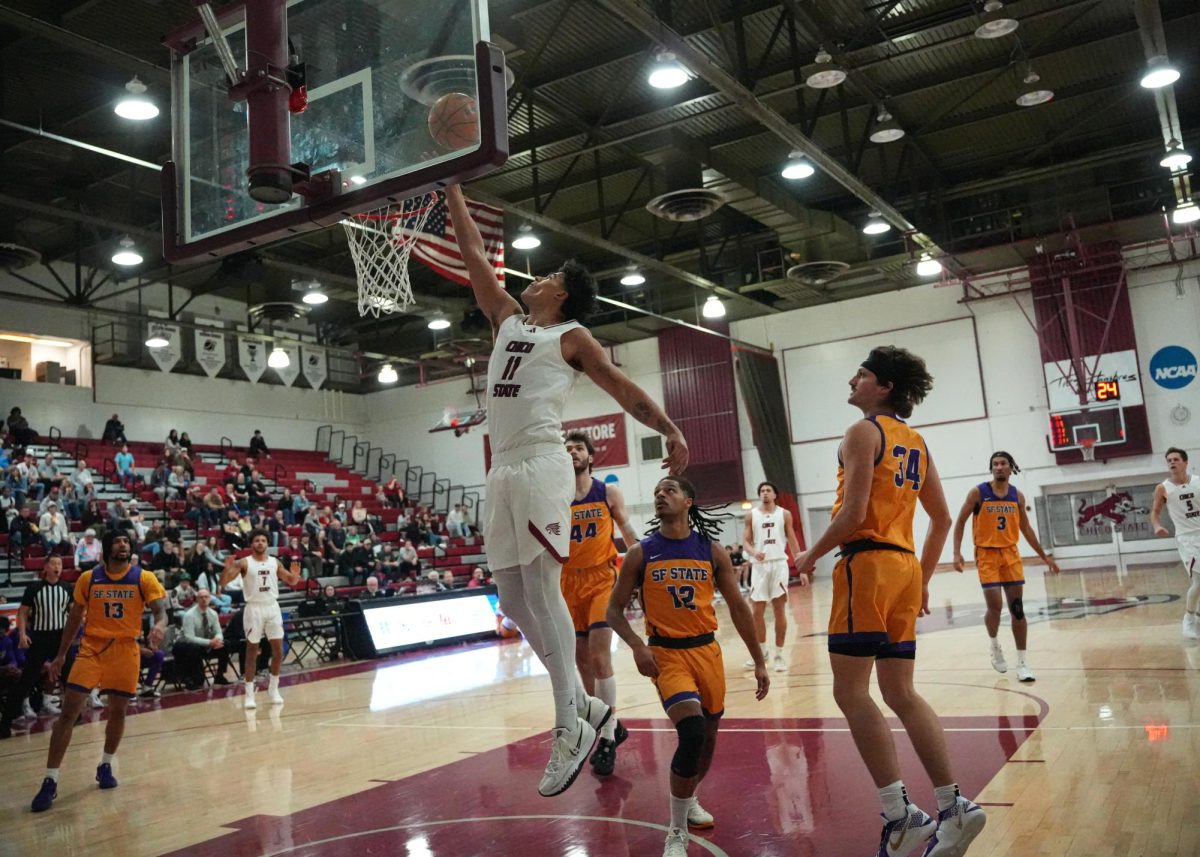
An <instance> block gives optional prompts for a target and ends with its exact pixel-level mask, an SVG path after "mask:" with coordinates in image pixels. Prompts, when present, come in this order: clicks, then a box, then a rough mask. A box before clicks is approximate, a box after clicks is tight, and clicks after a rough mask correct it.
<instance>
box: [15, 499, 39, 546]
mask: <svg viewBox="0 0 1200 857" xmlns="http://www.w3.org/2000/svg"><path fill="white" fill-rule="evenodd" d="M33 515H34V510H33V509H31V508H29V507H28V506H22V507H21V510H20V512H19V513H18V514H17V515H16V517H14V518H13V519H12V520H11V521H10V522H9V524H8V544H9V553H10V554H11V553H12V552H13V550H12V549H13V548H14V547H15V548H16V549H17V550H16V555H18V556H20V555H21V554H22V553H23V552H24V549H25V548H27V547H29V546H30V545H32V544H35V543H36V540H37V532H38V526H37V522H36V521H35V520H34V519H33Z"/></svg>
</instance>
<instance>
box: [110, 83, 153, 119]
mask: <svg viewBox="0 0 1200 857" xmlns="http://www.w3.org/2000/svg"><path fill="white" fill-rule="evenodd" d="M125 89H126V90H127V91H128V93H129V94H128V95H126V96H125V97H123V98H122V99H121V100H120V101H118V102H117V104H116V106H115V107H114V108H113V112H114V113H116V114H117V115H118V116H120V117H121V118H122V119H132V120H133V121H134V122H145V121H146V120H147V119H153V118H154V117H155V116H157V115H158V107H157V106H156V105H155V104H154V102H153V101H151V100H150V99H149V98H147V97H146V84H144V83H142V82H141V81H140V80H138V79H137V76H136V75H134V78H133V80H131V81H129V83H127V84H125Z"/></svg>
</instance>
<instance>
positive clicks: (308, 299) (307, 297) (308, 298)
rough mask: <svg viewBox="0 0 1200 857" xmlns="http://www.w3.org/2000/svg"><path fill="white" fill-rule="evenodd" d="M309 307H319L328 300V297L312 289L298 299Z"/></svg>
mask: <svg viewBox="0 0 1200 857" xmlns="http://www.w3.org/2000/svg"><path fill="white" fill-rule="evenodd" d="M300 300H302V301H304V302H305V303H306V304H308V305H309V306H320V305H321V304H323V303H325V302H327V301H328V300H329V295H327V294H325V293H324V292H322V291H319V290H317V289H313V290H312V291H311V292H305V293H304V297H302V298H300Z"/></svg>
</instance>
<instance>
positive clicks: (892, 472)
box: [833, 414, 929, 552]
mask: <svg viewBox="0 0 1200 857" xmlns="http://www.w3.org/2000/svg"><path fill="white" fill-rule="evenodd" d="M867 421H868V422H870V423H873V424H874V425H875V428H877V429H879V438H880V447H879V455H878V456H877V457H876V459H875V469H874V471H873V472H872V474H871V496H870V499H869V500H868V501H867V516H866V517H865V518H863V522H862V524H861V525H860V526H859V527H858V529H856V530H855V531H854V532H853V533H851V534H850V536H849V537H848V538H847V539H846V542H847V543H848V542H854V541H860V540H862V539H869V540H871V541H875V542H886V543H887V544H890V545H896V546H897V547H901V548H904V549H905V550H908V551H914V552H915V548H914V547H913V515H914V514H915V513H916V511H917V497H918V496H919V495H920V493H921V488H923V487H924V485H925V472H926V470H927V469H928V467H929V452H928V450H927V449H926V448H925V439H924V438H923V437H921V435H920V434H918V433H917V432H916V430H914V429H911V428H909V427H908V425H907V424H906V423H905V422H904V420H902V419H900V418H899V417H893V416H888V415H887V414H880V415H878V416H876V417H868V418H867ZM845 493H846V473H845V470H844V468H843V466H842V451H841V449H840V448H839V449H838V484H837V499H836V501H835V502H834V504H833V515H837V513H838V510H839V509H841V508H842V502H843V500H844V498H845Z"/></svg>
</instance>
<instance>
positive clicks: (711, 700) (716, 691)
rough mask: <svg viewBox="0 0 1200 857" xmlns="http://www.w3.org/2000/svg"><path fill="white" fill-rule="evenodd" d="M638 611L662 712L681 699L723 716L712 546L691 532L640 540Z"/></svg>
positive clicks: (709, 714) (709, 713) (708, 713)
mask: <svg viewBox="0 0 1200 857" xmlns="http://www.w3.org/2000/svg"><path fill="white" fill-rule="evenodd" d="M641 546H642V557H643V560H644V562H645V566H644V569H643V571H642V581H641V586H642V606H643V607H644V608H645V611H646V632H647V633H648V634H649V640H648V641H647V642H648V644H649V646H650V648H651V649H653V650H654V657H655V660H656V661H657V662H658V678H656V679H655V680H654V684H655V686H656V687H657V688H658V695H659V698H660V699H661V700H662V704H663V709H664V710H669V709H670V708H671V706H672V705H675V704H676V703H677V702H682V701H684V700H687V699H696V700H699V701H700V707H701V709H702V710H703V712H704V715H705V716H706V717H709V718H713V719H715V718H717V717H720V716H721V715H722V714H723V713H724V712H725V665H724V662H723V661H722V659H721V647H720V645H719V644H718V643H717V641H716V639H715V633H714V632H715V631H716V630H717V614H716V612H715V611H714V610H713V593H714V591H715V586H716V573H717V569H716V566H715V564H714V563H713V558H712V552H713V546H712V542H710V541H709V540H708V539H706V538H705V537H704V536H702V535H700V534H699V533H697V532H691V533H689V534H688V537H687V538H685V539H669V538H667V537H666V536H664V535H663V534H662V533H661V532H656V533H653V534H652V535H650V536H647V537H646V538H644V539H642V541H641Z"/></svg>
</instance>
